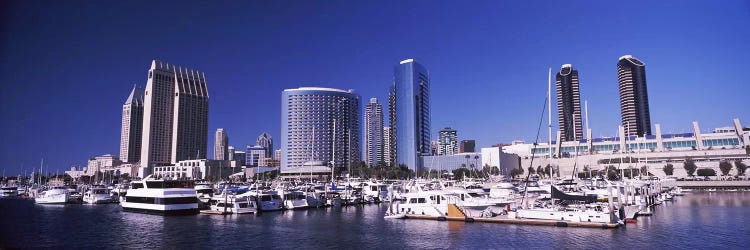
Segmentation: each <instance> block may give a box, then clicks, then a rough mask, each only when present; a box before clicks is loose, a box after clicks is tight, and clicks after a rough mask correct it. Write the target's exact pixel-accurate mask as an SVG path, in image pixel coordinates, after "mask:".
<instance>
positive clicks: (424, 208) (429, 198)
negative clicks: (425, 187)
mask: <svg viewBox="0 0 750 250" xmlns="http://www.w3.org/2000/svg"><path fill="white" fill-rule="evenodd" d="M403 196H404V198H405V199H406V203H403V204H396V207H395V210H396V212H395V213H398V214H407V215H409V214H413V215H429V216H446V215H448V203H449V202H451V203H456V202H457V201H458V200H459V199H460V198H459V197H458V196H457V195H455V194H449V193H444V192H441V191H423V192H417V193H406V194H403Z"/></svg>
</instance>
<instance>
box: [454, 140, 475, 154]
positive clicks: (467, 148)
mask: <svg viewBox="0 0 750 250" xmlns="http://www.w3.org/2000/svg"><path fill="white" fill-rule="evenodd" d="M475 144H476V143H475V142H474V140H461V143H460V144H459V145H458V153H474V152H476V149H475Z"/></svg>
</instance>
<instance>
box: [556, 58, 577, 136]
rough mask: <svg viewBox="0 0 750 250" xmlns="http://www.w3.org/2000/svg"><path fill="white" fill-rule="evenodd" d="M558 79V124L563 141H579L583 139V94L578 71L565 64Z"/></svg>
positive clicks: (557, 76) (558, 74)
mask: <svg viewBox="0 0 750 250" xmlns="http://www.w3.org/2000/svg"><path fill="white" fill-rule="evenodd" d="M556 79H557V122H558V124H559V126H560V134H561V137H560V138H561V140H562V141H577V140H580V139H582V138H583V126H582V124H583V123H582V122H581V93H580V90H579V82H578V70H575V69H573V65H572V64H564V65H563V66H562V67H561V68H560V72H558V73H557V75H556Z"/></svg>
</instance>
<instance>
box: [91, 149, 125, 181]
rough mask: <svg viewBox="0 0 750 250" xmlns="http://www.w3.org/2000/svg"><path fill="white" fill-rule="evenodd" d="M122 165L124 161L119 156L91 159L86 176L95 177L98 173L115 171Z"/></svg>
mask: <svg viewBox="0 0 750 250" xmlns="http://www.w3.org/2000/svg"><path fill="white" fill-rule="evenodd" d="M120 164H122V161H120V158H119V157H117V156H114V155H111V154H106V155H101V156H96V157H94V158H91V159H89V162H88V168H87V170H86V175H91V176H93V175H94V174H96V173H97V172H104V171H114V170H115V168H116V167H117V166H120Z"/></svg>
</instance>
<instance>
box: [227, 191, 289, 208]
mask: <svg viewBox="0 0 750 250" xmlns="http://www.w3.org/2000/svg"><path fill="white" fill-rule="evenodd" d="M240 196H247V197H257V199H258V200H260V204H259V205H258V209H259V210H260V211H261V212H270V211H279V210H282V209H284V201H283V200H282V199H281V196H279V195H278V194H277V193H276V192H275V191H270V192H265V193H257V192H255V191H248V192H245V193H243V194H240V195H238V197H240Z"/></svg>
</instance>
